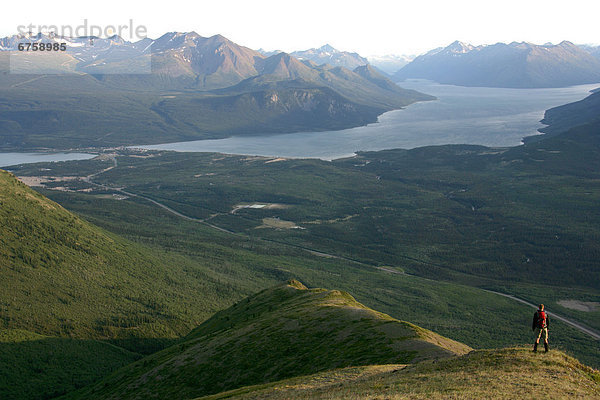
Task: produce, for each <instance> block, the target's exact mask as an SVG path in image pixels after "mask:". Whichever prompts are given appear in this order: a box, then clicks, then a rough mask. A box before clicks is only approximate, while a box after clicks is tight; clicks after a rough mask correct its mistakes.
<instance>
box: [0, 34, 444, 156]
mask: <svg viewBox="0 0 600 400" xmlns="http://www.w3.org/2000/svg"><path fill="white" fill-rule="evenodd" d="M63 42H64V43H67V51H65V52H60V51H59V52H54V51H52V52H44V53H39V52H23V51H18V50H15V49H16V48H18V44H19V43H63ZM0 46H1V48H0V50H2V51H0V58H2V57H1V56H2V55H9V65H8V66H7V65H6V59H5V60H4V61H5V64H4V69H5V70H4V73H3V74H0V99H1V100H2V102H3V104H4V105H5V107H2V109H0V127H1V128H2V130H1V132H0V138H2V140H0V148H3V149H24V148H42V147H50V148H72V147H93V146H97V145H98V143H99V140H100V138H102V144H103V145H104V146H119V145H135V144H152V143H164V142H169V141H183V140H194V139H206V138H222V137H227V136H231V135H240V134H266V133H284V132H298V131H314V130H330V129H342V128H348V127H353V126H359V125H364V124H367V123H370V122H374V121H376V120H377V116H378V115H380V114H382V113H383V112H386V111H390V110H393V109H398V108H402V107H404V106H406V105H409V104H411V103H413V102H415V101H424V100H431V99H433V97H432V96H428V95H425V94H422V93H419V92H416V91H413V90H405V89H402V88H400V87H398V86H396V84H394V83H393V82H392V81H390V80H389V79H388V78H386V77H385V76H384V75H382V74H380V73H379V72H378V71H375V70H373V69H372V68H366V67H365V66H364V65H363V66H360V67H356V68H355V69H354V70H350V69H347V68H345V67H343V66H332V65H329V64H322V65H317V64H316V63H314V62H313V61H311V60H303V61H300V60H298V59H297V58H295V57H293V56H292V55H289V54H286V53H277V54H274V55H272V56H270V57H266V56H264V55H262V54H260V53H259V52H257V51H254V50H251V49H249V48H247V47H243V46H240V45H238V44H236V43H234V42H232V41H230V40H228V39H227V38H225V37H223V36H221V35H215V36H212V37H209V38H205V37H202V36H200V35H198V34H197V33H195V32H189V33H178V32H171V33H167V34H165V35H163V36H161V37H160V38H158V39H156V40H150V39H143V40H141V41H139V42H136V43H131V42H127V41H124V40H123V39H121V38H119V37H116V36H114V37H111V38H108V39H98V38H64V37H54V36H51V35H43V34H37V35H31V36H26V37H18V36H13V37H10V38H4V39H2V40H0ZM0 64H1V63H0ZM9 72H10V73H9ZM32 116H35V117H34V118H32ZM84 126H85V128H86V129H82V128H83V127H84Z"/></svg>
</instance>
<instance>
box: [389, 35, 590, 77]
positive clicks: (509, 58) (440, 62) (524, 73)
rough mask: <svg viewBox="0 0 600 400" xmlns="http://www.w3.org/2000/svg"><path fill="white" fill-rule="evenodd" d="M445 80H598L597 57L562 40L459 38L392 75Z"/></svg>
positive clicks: (420, 57) (416, 59)
mask: <svg viewBox="0 0 600 400" xmlns="http://www.w3.org/2000/svg"><path fill="white" fill-rule="evenodd" d="M393 78H394V80H395V81H397V82H400V81H403V80H405V79H430V80H433V81H436V82H439V83H443V84H450V85H460V86H488V87H507V88H544V87H564V86H572V85H579V84H587V83H596V82H600V60H599V59H597V58H595V57H594V56H592V55H591V54H590V53H589V52H587V51H585V50H583V49H582V48H580V47H578V46H576V45H574V44H573V43H571V42H567V41H563V42H561V43H560V44H557V45H552V44H546V45H535V44H531V43H526V42H521V43H517V42H513V43H510V44H504V43H497V44H494V45H488V46H472V45H470V44H465V43H462V42H459V41H456V42H453V43H452V44H450V45H449V46H447V47H444V48H439V49H435V50H432V51H430V52H428V53H426V54H424V55H421V56H419V57H417V58H415V59H414V60H413V61H412V62H411V63H410V64H408V65H406V66H404V67H403V68H402V69H400V70H399V71H398V72H396V73H395V74H394V76H393Z"/></svg>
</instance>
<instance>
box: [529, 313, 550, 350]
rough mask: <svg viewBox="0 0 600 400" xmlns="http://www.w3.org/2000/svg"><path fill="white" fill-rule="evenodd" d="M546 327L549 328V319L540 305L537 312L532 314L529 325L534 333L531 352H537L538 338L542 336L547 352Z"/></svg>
mask: <svg viewBox="0 0 600 400" xmlns="http://www.w3.org/2000/svg"><path fill="white" fill-rule="evenodd" d="M548 326H550V319H549V318H548V313H546V311H544V305H543V304H540V305H539V307H538V310H537V311H536V312H535V314H533V323H532V324H531V330H532V331H534V332H535V337H536V339H535V344H534V345H533V351H534V352H536V351H537V347H538V344H539V343H540V338H541V337H542V335H543V336H544V349H545V351H546V353H547V352H548Z"/></svg>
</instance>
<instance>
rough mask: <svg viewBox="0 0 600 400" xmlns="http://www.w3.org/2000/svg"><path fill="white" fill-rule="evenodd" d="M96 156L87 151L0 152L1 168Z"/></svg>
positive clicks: (85, 158)
mask: <svg viewBox="0 0 600 400" xmlns="http://www.w3.org/2000/svg"><path fill="white" fill-rule="evenodd" d="M96 156H97V154H86V153H0V168H2V167H8V166H11V165H17V164H31V163H36V162H48V161H71V160H87V159H90V158H94V157H96Z"/></svg>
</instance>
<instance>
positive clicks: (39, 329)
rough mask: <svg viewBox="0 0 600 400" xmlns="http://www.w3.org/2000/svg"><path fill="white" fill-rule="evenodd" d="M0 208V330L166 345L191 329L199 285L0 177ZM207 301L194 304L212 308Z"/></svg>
mask: <svg viewBox="0 0 600 400" xmlns="http://www.w3.org/2000/svg"><path fill="white" fill-rule="evenodd" d="M0 203H1V204H2V207H0V241H1V243H2V246H0V273H1V275H2V279H1V280H0V304H1V305H2V307H1V308H0V328H5V329H26V330H29V331H32V332H36V333H39V334H46V335H60V336H66V337H77V338H113V339H114V338H135V337H157V338H159V337H160V338H173V337H177V336H178V335H180V334H183V333H186V332H187V331H188V329H190V325H189V324H190V323H191V321H190V319H191V320H193V319H194V318H193V317H192V318H190V316H187V315H186V314H187V313H188V312H189V311H188V310H189V308H188V307H189V304H190V303H191V302H192V301H194V302H196V301H197V299H195V296H193V295H192V292H194V291H201V290H203V289H206V288H205V284H204V283H201V282H200V281H198V280H190V279H189V278H188V277H186V276H185V275H184V274H183V272H182V271H181V269H180V268H172V267H171V266H169V265H164V263H165V262H167V260H161V259H158V258H155V257H153V256H152V255H149V254H147V253H146V252H145V251H144V250H145V249H143V248H141V247H139V246H135V245H133V244H131V243H129V242H127V241H126V240H123V239H121V238H119V237H117V236H115V235H111V234H109V233H108V232H106V231H103V230H101V229H99V228H97V227H95V226H93V225H91V224H89V223H87V222H85V221H83V220H82V219H80V218H78V217H76V216H75V215H73V214H71V213H70V212H68V211H67V210H65V209H64V208H62V207H61V206H60V205H58V204H56V203H54V202H52V201H50V200H48V199H47V198H45V197H43V196H42V195H40V194H38V193H36V192H35V191H33V190H31V189H30V188H29V187H27V186H26V185H24V184H23V183H21V182H19V181H18V180H17V179H15V178H14V176H12V175H11V174H9V173H7V172H4V171H0ZM186 278H187V279H186ZM209 293H210V292H209ZM213 293H214V292H213ZM214 301H215V299H214V298H213V299H210V296H207V297H206V298H204V299H203V300H202V301H201V303H202V304H204V306H208V308H209V309H210V308H213V307H214V308H217V307H218V306H217V305H215V303H214ZM211 302H212V303H213V306H212V307H211V306H209V305H210V303H211ZM217 304H218V303H217ZM214 308H213V309H214ZM217 309H218V308H217ZM205 312H206V311H205ZM208 312H210V311H208ZM195 314H196V317H195V318H197V319H200V318H201V316H202V313H201V312H200V310H198V309H197V308H196V310H195Z"/></svg>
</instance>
